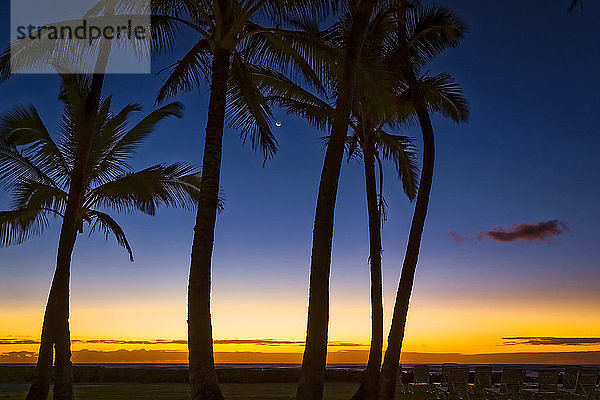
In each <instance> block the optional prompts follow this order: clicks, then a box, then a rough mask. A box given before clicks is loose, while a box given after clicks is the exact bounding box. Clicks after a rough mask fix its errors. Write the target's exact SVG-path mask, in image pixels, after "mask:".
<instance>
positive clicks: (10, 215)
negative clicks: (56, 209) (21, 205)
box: [0, 209, 48, 247]
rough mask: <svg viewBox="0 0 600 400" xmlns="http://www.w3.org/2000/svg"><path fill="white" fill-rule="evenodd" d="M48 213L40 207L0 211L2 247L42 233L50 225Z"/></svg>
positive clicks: (0, 241) (0, 244)
mask: <svg viewBox="0 0 600 400" xmlns="http://www.w3.org/2000/svg"><path fill="white" fill-rule="evenodd" d="M47 214H48V211H46V210H40V209H18V210H11V211H0V247H6V246H10V245H13V244H21V243H23V242H24V241H25V240H27V239H28V238H30V237H32V236H37V235H40V234H41V233H42V232H43V231H44V229H46V227H47V226H48V217H47Z"/></svg>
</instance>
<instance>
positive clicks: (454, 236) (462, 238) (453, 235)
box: [448, 231, 471, 243]
mask: <svg viewBox="0 0 600 400" xmlns="http://www.w3.org/2000/svg"><path fill="white" fill-rule="evenodd" d="M448 235H450V237H451V238H452V239H454V241H455V242H456V243H462V242H466V241H467V240H471V239H470V238H468V237H466V236H462V235H459V234H458V233H456V232H454V231H450V232H448Z"/></svg>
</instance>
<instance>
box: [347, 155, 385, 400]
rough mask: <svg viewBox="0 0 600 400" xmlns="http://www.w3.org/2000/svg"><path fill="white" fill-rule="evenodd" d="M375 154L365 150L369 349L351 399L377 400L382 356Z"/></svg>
mask: <svg viewBox="0 0 600 400" xmlns="http://www.w3.org/2000/svg"><path fill="white" fill-rule="evenodd" d="M374 153H375V151H374V149H373V147H372V146H370V145H367V146H366V148H365V151H364V164H365V186H366V193H367V209H368V214H369V247H370V249H369V253H370V254H369V260H370V263H371V348H370V350H369V361H368V363H367V369H366V371H365V374H364V375H363V377H362V382H361V384H360V387H359V389H358V391H357V392H356V394H354V396H353V397H352V399H353V400H376V399H377V392H378V390H377V388H378V385H379V372H380V368H381V357H382V353H383V279H382V273H381V215H380V212H379V207H378V202H377V181H376V178H375V154H374Z"/></svg>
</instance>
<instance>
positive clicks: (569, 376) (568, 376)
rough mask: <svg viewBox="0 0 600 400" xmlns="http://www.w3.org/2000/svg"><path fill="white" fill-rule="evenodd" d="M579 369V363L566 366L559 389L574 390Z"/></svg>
mask: <svg viewBox="0 0 600 400" xmlns="http://www.w3.org/2000/svg"><path fill="white" fill-rule="evenodd" d="M580 369H581V366H580V365H568V366H566V367H565V376H564V378H563V383H562V385H560V386H559V389H563V390H566V391H569V390H575V388H576V387H577V375H579V370H580Z"/></svg>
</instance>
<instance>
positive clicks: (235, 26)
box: [153, 0, 329, 400]
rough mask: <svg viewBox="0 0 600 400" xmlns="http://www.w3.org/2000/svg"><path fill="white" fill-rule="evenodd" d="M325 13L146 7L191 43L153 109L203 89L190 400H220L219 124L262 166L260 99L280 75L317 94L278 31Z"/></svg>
mask: <svg viewBox="0 0 600 400" xmlns="http://www.w3.org/2000/svg"><path fill="white" fill-rule="evenodd" d="M328 8H329V7H328V1H326V0H324V1H321V0H318V1H314V0H312V1H311V0H294V1H280V0H245V1H238V0H201V1H192V0H184V1H172V0H157V1H155V2H153V18H154V20H155V21H170V22H175V23H176V24H179V25H180V26H182V27H184V29H188V30H191V31H193V32H194V33H195V34H196V35H197V40H196V42H195V43H194V45H193V46H192V47H191V49H190V50H189V51H188V52H187V53H186V54H185V55H184V56H183V57H182V58H181V59H180V60H178V61H176V62H175V63H173V64H172V65H171V66H169V67H168V68H167V69H168V70H169V76H168V77H167V78H166V79H165V83H164V85H163V87H162V88H161V90H160V91H159V93H158V101H159V102H160V101H163V100H164V99H165V98H167V97H170V96H173V95H176V94H178V93H181V92H186V91H189V90H191V89H192V88H194V87H197V86H200V85H201V83H202V80H203V79H206V80H208V81H209V85H210V98H209V105H208V118H207V122H206V130H205V132H206V135H205V142H204V152H203V161H202V172H203V180H202V183H201V186H200V195H199V200H198V210H197V215H196V225H195V227H194V240H193V244H192V254H191V263H190V275H189V286H188V346H189V373H190V383H191V387H192V393H191V397H192V399H194V400H201V399H202V400H204V399H222V398H223V395H222V393H221V391H220V388H219V383H218V380H217V376H216V372H215V367H214V356H213V337H212V323H211V312H210V310H211V304H210V291H211V263H212V251H213V242H214V230H215V222H216V214H217V208H218V194H219V185H220V171H221V155H222V140H223V132H224V128H225V124H226V122H227V123H228V126H229V127H230V128H233V129H236V130H239V131H240V132H241V136H242V139H243V140H244V141H246V140H247V139H249V140H250V142H251V144H252V147H253V149H260V150H261V151H262V152H263V153H264V155H265V161H266V160H267V159H268V158H269V157H271V156H272V155H273V154H274V153H275V151H276V149H277V140H276V139H275V137H274V135H273V132H272V131H271V112H270V110H269V107H268V104H267V102H266V100H265V96H264V94H265V91H268V90H269V87H270V86H271V85H274V84H275V85H277V84H278V82H280V78H283V75H280V73H281V72H284V73H292V74H294V75H296V76H297V77H302V78H303V79H304V80H306V81H307V82H308V83H309V84H310V85H312V87H313V88H315V89H316V90H318V91H323V87H322V84H321V82H320V79H319V75H318V73H317V72H315V71H314V70H313V68H312V66H311V64H310V62H309V60H307V58H308V57H307V53H306V52H305V49H306V46H307V44H306V43H303V42H302V40H301V39H302V38H300V37H299V36H297V35H295V34H294V32H293V30H285V29H283V28H282V26H284V25H285V22H286V21H285V18H286V17H287V16H296V17H301V18H304V19H308V20H310V19H311V18H313V17H315V16H316V15H320V14H324V13H325V12H326V11H327V9H328ZM261 22H265V23H264V24H261ZM163 27H165V29H164V30H161V29H156V30H155V37H156V39H157V41H158V42H159V43H163V44H166V45H165V46H164V47H166V48H168V47H169V46H170V44H172V37H171V36H170V35H171V34H172V32H173V31H172V30H171V29H170V26H169V25H168V24H164V25H163ZM226 117H227V118H226Z"/></svg>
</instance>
